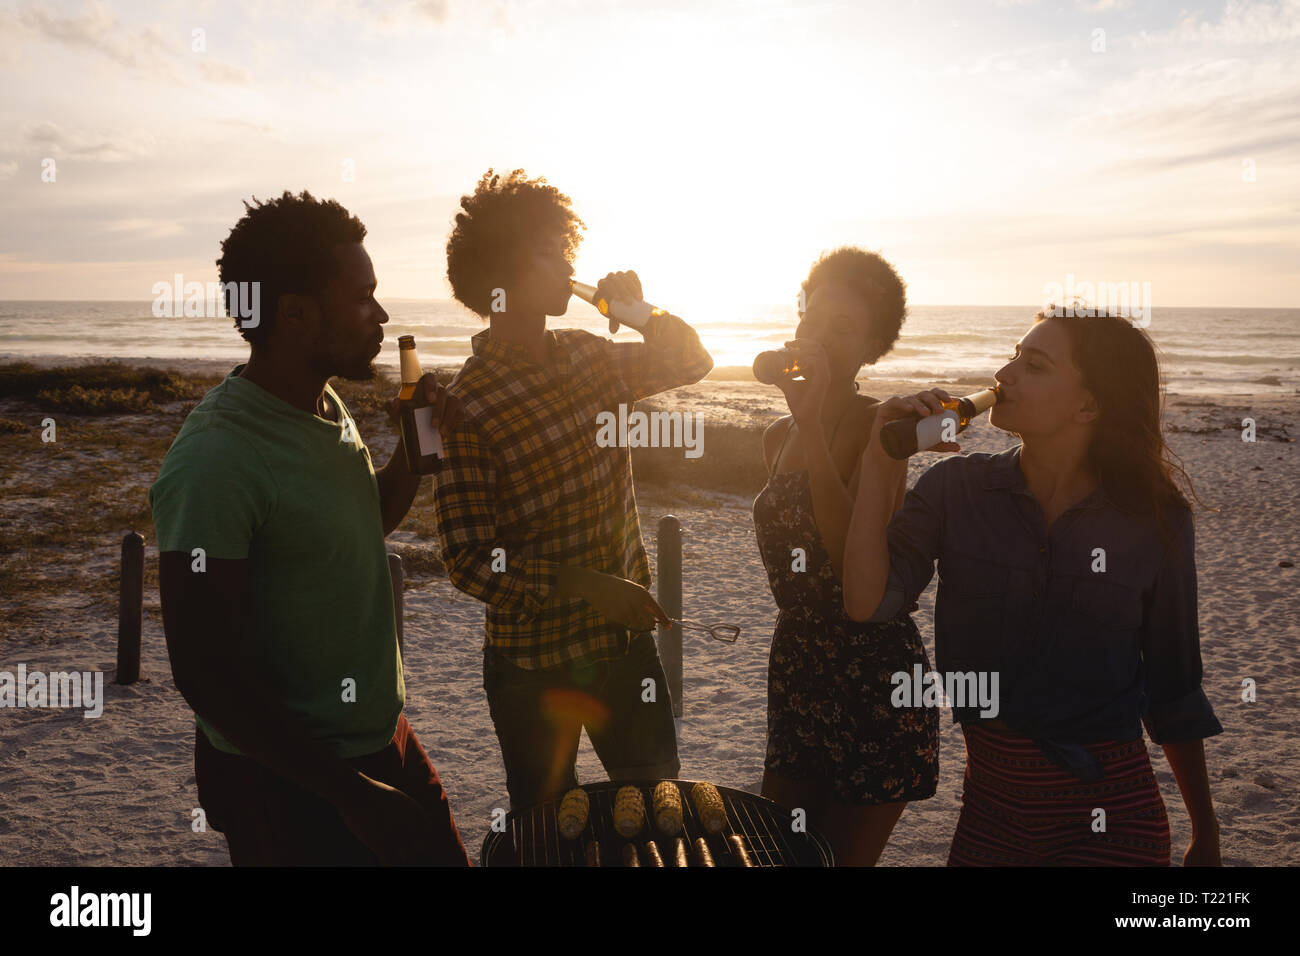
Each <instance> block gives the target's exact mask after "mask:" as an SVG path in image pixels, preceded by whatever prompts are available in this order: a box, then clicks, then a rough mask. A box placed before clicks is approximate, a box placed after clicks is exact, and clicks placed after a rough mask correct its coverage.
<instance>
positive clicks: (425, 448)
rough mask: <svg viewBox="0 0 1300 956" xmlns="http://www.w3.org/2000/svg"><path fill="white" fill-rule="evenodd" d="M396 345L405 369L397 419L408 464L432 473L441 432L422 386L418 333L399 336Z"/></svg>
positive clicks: (420, 472)
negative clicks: (417, 350)
mask: <svg viewBox="0 0 1300 956" xmlns="http://www.w3.org/2000/svg"><path fill="white" fill-rule="evenodd" d="M397 348H398V355H399V356H400V367H401V372H402V389H401V391H399V392H398V393H397V399H398V401H399V402H401V403H402V408H401V412H400V417H399V419H398V420H399V422H400V423H401V430H402V450H403V451H404V453H405V454H406V467H407V469H408V470H409V471H410V472H411V474H413V475H428V474H432V473H433V472H435V471H437V470H438V462H439V461H440V460H441V457H442V435H441V434H439V432H438V427H437V426H436V425H434V424H433V411H434V406H433V405H430V404H429V401H428V399H427V398H425V395H424V389H422V388H420V387H419V386H420V378H421V377H422V375H423V374H424V373H423V372H422V371H421V369H420V357H419V356H418V355H416V354H415V336H414V335H402V336H399V337H398V339H397Z"/></svg>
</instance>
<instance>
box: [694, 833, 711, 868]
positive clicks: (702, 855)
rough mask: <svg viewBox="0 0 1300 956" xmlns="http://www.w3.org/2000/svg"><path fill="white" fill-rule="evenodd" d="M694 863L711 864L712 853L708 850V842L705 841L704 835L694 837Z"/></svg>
mask: <svg viewBox="0 0 1300 956" xmlns="http://www.w3.org/2000/svg"><path fill="white" fill-rule="evenodd" d="M695 865H696V866H713V854H712V853H710V852H709V844H708V843H706V842H705V840H704V837H696V839H695Z"/></svg>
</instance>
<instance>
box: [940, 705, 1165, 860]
mask: <svg viewBox="0 0 1300 956" xmlns="http://www.w3.org/2000/svg"><path fill="white" fill-rule="evenodd" d="M962 731H963V733H964V734H965V737H966V777H965V780H964V782H963V787H962V807H961V816H960V817H959V818H958V820H957V832H956V833H955V834H953V838H952V847H951V849H950V850H949V851H948V865H949V866H1168V865H1169V818H1168V816H1166V814H1165V804H1164V800H1162V799H1161V797H1160V787H1159V786H1158V785H1157V784H1156V777H1155V772H1154V771H1153V770H1152V769H1151V759H1150V757H1149V756H1148V755H1147V747H1146V741H1145V740H1143V739H1141V738H1139V739H1137V740H1129V741H1125V742H1122V743H1121V742H1116V741H1107V742H1105V743H1099V744H1086V745H1085V746H1086V748H1087V750H1088V751H1089V752H1091V753H1092V754H1094V755H1096V757H1097V758H1098V759H1099V760H1100V761H1101V763H1102V766H1103V767H1104V768H1105V776H1104V777H1103V778H1102V779H1100V780H1094V781H1088V780H1080V779H1078V778H1077V777H1075V776H1074V775H1073V774H1071V773H1070V772H1069V771H1067V770H1063V769H1062V768H1060V767H1058V766H1056V764H1054V763H1052V762H1051V761H1050V760H1048V759H1047V758H1046V757H1045V756H1043V753H1042V751H1041V750H1040V749H1039V748H1038V746H1037V745H1036V744H1035V743H1034V742H1033V741H1032V740H1030V739H1029V738H1028V737H1023V736H1021V735H1019V734H1013V733H1007V732H1006V731H1000V730H990V729H988V728H985V727H980V726H979V725H978V724H975V723H963V724H962ZM1099 810H1100V811H1104V814H1103V813H1099V812H1098V811H1099Z"/></svg>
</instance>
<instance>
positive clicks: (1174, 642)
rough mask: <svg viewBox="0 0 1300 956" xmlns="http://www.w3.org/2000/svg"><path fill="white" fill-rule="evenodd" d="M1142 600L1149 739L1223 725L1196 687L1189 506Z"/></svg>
mask: <svg viewBox="0 0 1300 956" xmlns="http://www.w3.org/2000/svg"><path fill="white" fill-rule="evenodd" d="M1144 604H1145V608H1144V612H1145V621H1144V622H1143V632H1142V660H1143V669H1144V673H1145V678H1146V710H1145V712H1144V713H1143V715H1142V723H1143V725H1144V726H1145V727H1146V729H1147V733H1148V734H1149V735H1150V737H1151V740H1152V741H1154V742H1155V743H1157V744H1166V743H1178V742H1179V741H1184V740H1200V739H1202V738H1204V737H1213V736H1214V735H1215V734H1220V733H1222V732H1223V726H1222V725H1221V724H1220V723H1219V719H1218V717H1216V716H1215V714H1214V708H1212V707H1211V706H1210V701H1209V699H1208V698H1207V697H1206V696H1205V692H1204V691H1203V690H1202V689H1201V675H1202V669H1201V639H1200V628H1199V624H1198V621H1197V600H1196V538H1195V531H1194V529H1193V525H1192V514H1191V511H1185V512H1184V514H1183V518H1182V521H1181V524H1180V526H1179V529H1178V532H1177V534H1176V536H1175V539H1174V541H1173V543H1172V544H1171V546H1170V548H1169V550H1168V551H1167V552H1166V553H1165V555H1164V558H1163V560H1162V562H1161V565H1160V570H1159V572H1158V573H1157V575H1156V579H1155V583H1154V585H1153V586H1152V589H1151V591H1150V593H1149V594H1148V595H1147V596H1146V599H1145V601H1144Z"/></svg>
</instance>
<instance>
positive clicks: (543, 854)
mask: <svg viewBox="0 0 1300 956" xmlns="http://www.w3.org/2000/svg"><path fill="white" fill-rule="evenodd" d="M657 783H659V781H658V780H642V781H630V780H624V781H620V782H618V783H614V782H612V781H606V782H604V783H589V784H585V785H583V787H582V789H583V790H585V791H587V797H588V799H589V800H590V802H591V806H590V810H589V812H588V815H587V826H586V828H585V829H584V830H583V831H582V833H581V834H580V835H579V836H578V837H577V839H574V840H566V839H565V838H564V837H562V836H560V831H559V825H558V823H557V822H556V817H555V813H556V810H557V809H558V808H559V805H560V800H561V799H563V794H561V795H560V796H559V797H556V798H555V799H554V800H547V801H546V802H545V803H539V804H537V805H536V806H532V807H527V808H525V809H523V810H516V811H515V812H513V813H511V814H509V815H508V816H507V817H506V819H505V830H504V832H499V831H493V832H490V833H489V834H488V835H487V836H486V837H485V838H484V840H483V849H482V852H481V854H480V856H479V865H480V866H585V865H586V856H585V854H586V848H587V845H588V844H589V843H590V842H591V841H592V840H595V841H597V842H598V843H599V844H600V865H601V866H623V865H624V864H623V847H624V846H625V845H626V844H628V843H634V844H636V847H637V850H638V853H639V855H640V856H641V860H642V866H645V864H646V860H645V853H644V847H645V844H646V843H647V842H648V841H650V840H654V841H655V844H656V846H658V848H659V853H660V855H661V856H662V857H663V858H664V863H665V865H667V866H669V867H671V866H672V860H671V852H672V845H673V838H672V837H670V836H668V835H667V834H665V833H661V832H660V831H659V830H658V828H657V827H655V825H654V819H653V816H654V814H653V806H654V802H653V796H654V788H655V785H656V784H657ZM673 783H675V784H677V786H678V789H680V790H681V795H682V832H681V833H680V834H677V835H678V836H682V837H684V838H685V839H686V843H687V846H688V848H689V847H690V846H691V845H693V844H694V842H695V839H696V838H697V837H705V838H706V839H707V842H708V846H709V850H710V852H711V853H712V854H713V859H714V862H715V864H716V865H717V866H720V867H725V866H737V865H739V861H738V860H737V858H736V856H735V855H734V854H733V852H732V851H731V849H730V848H729V847H728V845H727V842H726V840H727V837H728V836H730V835H732V834H733V833H734V834H739V835H740V836H741V837H743V838H744V841H745V847H746V849H747V850H748V851H749V857H750V860H751V861H752V862H753V864H754V866H833V865H834V857H833V856H832V855H831V848H830V845H829V844H828V843H827V842H826V840H825V839H824V838H823V837H822V836H821V834H819V833H817V832H815V831H814V830H813V829H812V827H809V828H808V831H807V832H806V833H795V832H793V831H792V830H791V820H792V818H791V816H790V811H788V810H786V809H784V808H782V807H781V806H779V805H777V804H775V803H773V802H772V801H771V800H766V799H764V798H763V797H760V796H756V795H755V794H752V793H747V792H745V791H744V790H733V789H731V788H730V787H718V793H719V794H721V796H722V803H723V806H724V807H725V808H726V810H727V826H726V828H725V829H724V830H723V831H722V832H721V833H719V834H717V835H716V836H710V835H709V834H708V833H707V832H706V831H705V829H704V826H703V824H702V823H701V822H700V819H699V817H698V815H697V814H696V812H695V806H694V804H693V802H692V801H691V787H693V786H694V785H695V781H693V780H674V781H673ZM625 786H634V787H636V788H638V789H639V790H640V791H641V796H642V798H643V799H644V801H645V820H644V823H643V825H642V828H641V831H640V832H639V833H637V834H636V836H634V837H632V839H630V840H628V839H626V838H624V837H622V836H620V835H619V834H618V832H617V831H616V830H615V829H614V816H613V813H614V797H615V795H616V794H617V793H618V791H619V789H620V788H622V787H625ZM691 865H692V866H694V865H695V860H694V859H693V858H692V859H691Z"/></svg>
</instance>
